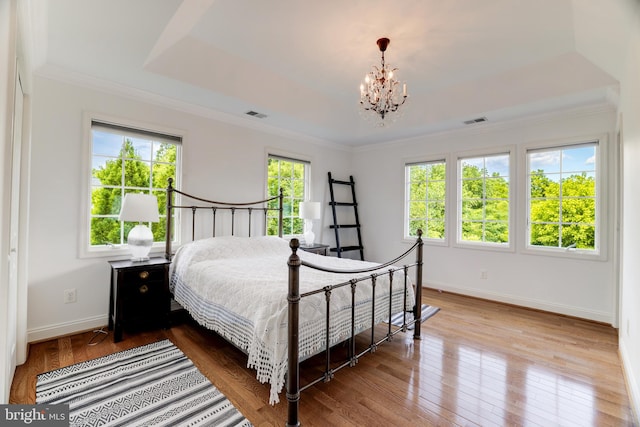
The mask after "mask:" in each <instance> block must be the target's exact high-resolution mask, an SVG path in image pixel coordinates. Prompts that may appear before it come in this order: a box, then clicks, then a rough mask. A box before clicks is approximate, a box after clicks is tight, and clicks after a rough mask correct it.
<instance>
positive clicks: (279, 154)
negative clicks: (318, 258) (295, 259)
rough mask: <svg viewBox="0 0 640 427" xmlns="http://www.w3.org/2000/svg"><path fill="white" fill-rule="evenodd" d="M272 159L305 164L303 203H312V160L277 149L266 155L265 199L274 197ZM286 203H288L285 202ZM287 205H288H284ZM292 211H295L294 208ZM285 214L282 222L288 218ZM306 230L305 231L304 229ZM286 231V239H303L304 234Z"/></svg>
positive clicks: (284, 236) (267, 151) (284, 234)
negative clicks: (270, 167) (270, 176)
mask: <svg viewBox="0 0 640 427" xmlns="http://www.w3.org/2000/svg"><path fill="white" fill-rule="evenodd" d="M270 158H276V159H280V160H286V161H290V162H297V163H303V164H304V197H303V200H302V201H305V202H308V201H312V200H311V197H310V195H311V194H310V193H311V191H310V188H311V183H310V181H311V159H310V158H309V157H307V156H303V155H300V154H296V153H290V152H284V151H280V150H276V149H272V148H269V149H267V150H266V153H265V161H264V165H265V173H264V176H265V198H269V197H272V196H273V195H270V194H269V159H270ZM285 202H286V201H285ZM284 204H286V203H284ZM292 210H294V209H293V208H292ZM284 214H285V213H284V212H283V216H282V220H283V221H284V219H285V218H286V217H285V215H284ZM273 215H275V214H274V213H270V214H269V216H273ZM291 218H295V217H294V216H293V215H292V216H291ZM303 230H304V229H303ZM285 231H286V230H284V229H283V234H282V237H283V238H286V239H292V238H297V239H301V238H302V236H303V233H299V234H286V233H285ZM266 232H267V230H266V229H265V233H266Z"/></svg>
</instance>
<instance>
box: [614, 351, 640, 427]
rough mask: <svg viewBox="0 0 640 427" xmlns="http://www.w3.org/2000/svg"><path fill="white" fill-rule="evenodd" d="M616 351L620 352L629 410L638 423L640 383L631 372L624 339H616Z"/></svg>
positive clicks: (631, 367)
mask: <svg viewBox="0 0 640 427" xmlns="http://www.w3.org/2000/svg"><path fill="white" fill-rule="evenodd" d="M618 352H619V353H620V360H621V361H622V374H623V375H624V380H625V383H626V385H627V394H628V395H629V401H630V403H631V410H632V411H633V416H634V419H635V420H636V422H638V424H640V384H638V383H637V382H636V381H635V378H638V376H637V375H635V372H633V364H632V363H631V358H630V357H629V353H628V352H627V347H626V345H625V341H624V340H618Z"/></svg>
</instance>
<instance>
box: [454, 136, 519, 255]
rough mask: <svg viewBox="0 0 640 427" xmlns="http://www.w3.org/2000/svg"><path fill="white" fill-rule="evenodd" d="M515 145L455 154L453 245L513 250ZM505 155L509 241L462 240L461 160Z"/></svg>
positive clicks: (514, 241) (501, 250)
mask: <svg viewBox="0 0 640 427" xmlns="http://www.w3.org/2000/svg"><path fill="white" fill-rule="evenodd" d="M515 153H516V147H515V146H514V145H509V146H502V147H497V148H487V149H483V150H477V151H465V152H459V153H456V154H455V159H456V167H455V173H456V178H455V183H456V185H455V194H456V208H455V227H456V232H455V236H456V238H455V243H454V246H456V247H460V248H469V249H483V250H494V251H500V252H514V251H515V245H516V233H515V229H516V228H515V227H516V222H517V221H516V200H515V199H516V194H515V192H514V189H515V188H516V176H517V174H516V161H515V160H516V156H515ZM503 155H507V156H508V158H509V173H508V176H509V225H508V230H509V242H508V243H495V242H475V241H468V240H462V162H463V161H464V160H466V159H471V158H480V157H494V156H503Z"/></svg>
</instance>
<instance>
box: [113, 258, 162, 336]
mask: <svg viewBox="0 0 640 427" xmlns="http://www.w3.org/2000/svg"><path fill="white" fill-rule="evenodd" d="M170 263H171V261H168V260H167V259H165V258H161V257H160V258H151V259H149V260H147V261H130V260H125V261H109V264H111V292H110V295H111V296H110V299H109V330H111V329H113V342H118V341H121V340H122V329H123V328H127V329H139V328H142V327H149V326H153V327H158V326H161V327H164V328H168V327H170V317H169V315H170V310H171V309H170V306H171V294H170V293H169V264H170Z"/></svg>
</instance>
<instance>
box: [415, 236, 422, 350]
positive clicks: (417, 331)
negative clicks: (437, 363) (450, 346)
mask: <svg viewBox="0 0 640 427" xmlns="http://www.w3.org/2000/svg"><path fill="white" fill-rule="evenodd" d="M422 246H423V243H422V230H418V248H417V249H418V250H417V252H416V264H417V268H416V292H415V294H416V306H415V309H414V318H415V319H416V323H415V324H414V328H413V339H414V340H419V339H421V337H420V326H421V324H422Z"/></svg>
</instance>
